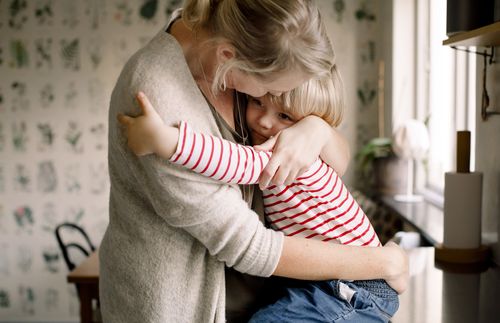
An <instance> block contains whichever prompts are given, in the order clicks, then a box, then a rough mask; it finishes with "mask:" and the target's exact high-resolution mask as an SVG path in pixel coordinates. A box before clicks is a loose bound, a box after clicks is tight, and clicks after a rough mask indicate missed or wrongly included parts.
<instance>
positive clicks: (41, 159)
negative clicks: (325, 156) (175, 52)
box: [0, 0, 380, 322]
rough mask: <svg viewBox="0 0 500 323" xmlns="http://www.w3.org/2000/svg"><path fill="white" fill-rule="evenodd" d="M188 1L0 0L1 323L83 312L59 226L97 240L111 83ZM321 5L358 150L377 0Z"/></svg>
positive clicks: (366, 120) (369, 116)
mask: <svg viewBox="0 0 500 323" xmlns="http://www.w3.org/2000/svg"><path fill="white" fill-rule="evenodd" d="M181 3H182V1H181V0H134V1H132V0H128V1H127V0H81V1H76V0H0V250H1V252H0V322H12V321H16V322H37V321H38V322H68V321H73V322H74V321H77V320H78V310H79V308H78V299H77V296H76V290H75V287H74V286H73V285H69V284H68V283H67V282H66V275H67V272H68V270H67V267H66V264H65V263H64V260H63V259H62V255H61V253H60V250H59V247H58V245H57V243H56V239H55V236H54V228H55V227H56V226H57V224H59V223H61V222H64V221H69V222H75V223H78V224H80V225H82V226H83V227H84V228H85V229H86V231H87V232H88V233H89V235H90V237H91V239H92V241H93V242H94V244H96V245H99V242H100V240H101V238H102V235H103V234H104V231H105V229H106V225H107V221H108V195H109V193H108V192H109V180H108V173H107V160H106V157H107V156H106V154H107V118H108V115H107V110H108V103H109V98H110V94H111V90H112V87H113V85H114V82H115V80H116V78H117V76H118V73H119V72H120V70H121V68H122V66H123V64H124V63H125V62H126V60H127V58H128V57H129V56H130V55H131V54H132V53H133V52H134V51H135V50H137V49H138V48H139V47H140V46H141V45H142V44H144V43H145V42H147V41H148V40H149V39H150V38H151V37H152V36H154V35H155V34H156V33H157V32H158V31H159V30H160V29H161V27H162V26H164V25H165V23H166V21H167V17H168V16H169V15H170V13H171V12H172V10H173V9H175V8H176V7H178V6H180V5H181ZM317 3H318V5H319V6H320V7H321V12H322V14H323V18H324V19H325V23H326V24H327V27H328V32H329V34H330V36H331V38H332V40H333V43H334V46H335V49H336V53H337V56H338V58H337V62H338V64H339V69H340V70H341V71H342V74H343V77H344V80H345V83H346V92H347V99H348V111H347V113H346V117H345V120H344V123H343V125H342V126H341V131H342V132H343V133H344V135H345V136H346V137H347V138H348V139H349V142H350V144H351V150H352V151H353V152H354V151H355V149H356V146H358V145H359V144H361V143H363V142H364V141H366V140H367V139H369V138H370V137H373V136H375V135H376V125H375V124H374V120H376V95H377V94H376V86H377V66H378V61H377V57H378V56H377V46H378V43H377V42H378V37H379V35H378V31H379V30H380V27H379V23H380V17H379V15H378V4H379V1H375V0H317ZM374 127H375V128H374ZM353 163H354V161H353ZM353 169H354V167H353V166H351V167H350V172H349V173H348V174H347V175H346V179H347V181H348V182H349V181H350V180H349V179H350V178H351V177H352V173H353Z"/></svg>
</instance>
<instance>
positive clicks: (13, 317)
mask: <svg viewBox="0 0 500 323" xmlns="http://www.w3.org/2000/svg"><path fill="white" fill-rule="evenodd" d="M180 4H181V1H180V0H170V1H166V0H164V1H151V0H143V1H140V0H137V1H127V0H106V1H103V0H85V1H75V0H0V250H1V251H0V321H4V322H7V321H9V322H12V321H44V322H57V321H77V320H78V310H79V308H78V300H77V297H76V290H75V287H74V286H73V285H69V284H68V283H67V282H66V274H67V272H68V270H67V267H66V264H65V263H64V260H63V259H62V256H61V253H60V250H59V247H58V245H57V243H56V239H55V235H54V228H55V227H56V225H57V224H59V223H61V222H64V221H69V222H75V223H78V224H80V225H82V226H83V227H84V228H85V229H86V231H87V232H88V233H89V235H90V236H91V239H92V241H93V242H94V244H96V245H99V242H100V240H101V238H102V235H103V234H104V230H105V229H106V225H107V221H108V195H109V193H108V192H109V180H108V173H107V160H106V156H107V117H108V116H107V110H108V102H109V97H110V93H111V90H112V87H113V85H114V82H115V80H116V78H117V76H118V73H119V72H120V70H121V67H122V66H123V64H124V63H125V61H126V60H127V58H128V57H129V56H130V55H131V54H132V53H133V52H134V51H135V50H136V49H138V48H139V47H140V46H141V44H143V43H145V42H147V41H148V39H150V38H151V37H152V36H154V34H156V33H157V32H158V31H159V30H160V29H161V28H162V26H164V25H165V23H166V21H167V16H169V15H170V13H171V11H172V10H173V9H174V8H176V7H178V6H179V5H180Z"/></svg>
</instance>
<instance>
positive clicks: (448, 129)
mask: <svg viewBox="0 0 500 323" xmlns="http://www.w3.org/2000/svg"><path fill="white" fill-rule="evenodd" d="M398 2H400V1H396V2H395V6H394V15H395V18H394V25H393V28H394V30H396V29H397V28H406V32H403V34H405V35H406V37H409V38H410V40H408V39H407V40H404V41H405V42H407V43H408V42H412V44H413V46H414V47H410V48H409V49H408V47H407V48H406V52H408V51H412V48H414V50H413V53H411V54H409V56H410V57H411V56H413V55H414V58H413V66H409V67H402V66H398V65H395V66H394V70H395V73H396V74H395V78H394V82H397V81H398V77H397V73H398V71H399V73H400V74H401V73H407V74H408V75H410V76H409V78H410V79H411V82H408V83H410V84H412V82H414V83H413V84H414V91H413V92H412V93H411V94H412V95H409V96H410V98H411V99H413V104H409V105H408V106H407V107H406V109H407V110H408V111H406V112H405V113H401V112H397V113H395V109H396V107H393V116H394V115H395V114H396V115H398V116H399V119H400V120H401V117H400V116H401V115H404V116H405V117H413V118H416V119H418V120H421V121H426V122H427V128H428V130H429V136H430V144H431V146H430V150H429V152H428V157H427V159H426V160H424V162H422V163H416V170H415V171H416V174H417V177H416V179H417V180H416V184H417V185H416V186H417V187H416V188H417V190H418V191H419V192H422V193H423V194H424V195H426V196H427V197H432V196H434V197H436V196H437V197H438V200H437V201H436V202H438V203H439V202H442V195H443V190H444V173H445V172H448V171H451V170H454V169H455V148H456V131H457V130H470V131H471V134H472V136H471V152H472V154H474V142H475V139H474V137H473V136H474V129H475V102H476V101H475V100H476V99H475V79H476V76H475V75H476V70H475V69H476V65H475V62H476V57H475V55H470V54H468V53H466V52H464V51H460V50H455V49H452V48H451V47H448V46H443V45H442V41H443V40H444V39H446V0H417V1H415V2H412V1H406V0H403V2H406V3H407V4H406V6H401V5H400V4H399V5H398V4H397V3H398ZM401 11H405V12H401ZM400 14H403V15H406V16H408V14H410V15H412V20H411V21H410V22H408V21H406V20H408V19H405V21H404V25H402V24H401V23H400V24H398V18H397V16H398V15H400ZM399 33H401V32H399ZM395 35H396V31H395ZM396 36H397V35H396ZM412 36H413V37H412ZM398 43H401V41H399V40H398V39H397V38H395V39H394V43H393V46H397V45H398ZM395 51H396V50H393V52H395ZM399 52H400V53H402V50H401V49H399ZM396 59H397V58H396ZM395 64H396V63H395ZM401 69H403V70H406V71H405V72H401ZM394 88H395V89H397V85H396V84H395V86H394ZM394 95H397V94H394ZM394 98H397V97H396V96H394ZM396 101H397V100H393V102H396ZM397 108H398V109H401V107H397ZM393 120H397V119H395V118H393ZM473 161H474V156H473V155H472V156H471V163H473ZM473 167H474V165H473V164H472V165H471V168H472V169H473Z"/></svg>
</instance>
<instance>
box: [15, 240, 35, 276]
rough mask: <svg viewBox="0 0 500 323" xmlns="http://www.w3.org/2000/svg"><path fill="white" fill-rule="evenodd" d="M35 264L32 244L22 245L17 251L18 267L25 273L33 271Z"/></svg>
mask: <svg viewBox="0 0 500 323" xmlns="http://www.w3.org/2000/svg"><path fill="white" fill-rule="evenodd" d="M32 266H33V251H32V247H31V246H27V245H21V246H19V247H18V251H17V268H18V269H19V270H20V271H22V272H23V273H27V272H29V271H31V268H32Z"/></svg>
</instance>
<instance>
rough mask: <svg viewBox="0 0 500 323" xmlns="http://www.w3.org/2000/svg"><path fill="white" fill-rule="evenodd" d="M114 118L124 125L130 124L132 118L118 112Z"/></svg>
mask: <svg viewBox="0 0 500 323" xmlns="http://www.w3.org/2000/svg"><path fill="white" fill-rule="evenodd" d="M116 118H117V119H118V122H120V123H121V124H122V125H124V126H128V125H130V124H131V123H132V120H133V119H134V118H131V117H129V116H126V115H124V114H119V115H118V116H117V117H116Z"/></svg>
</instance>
